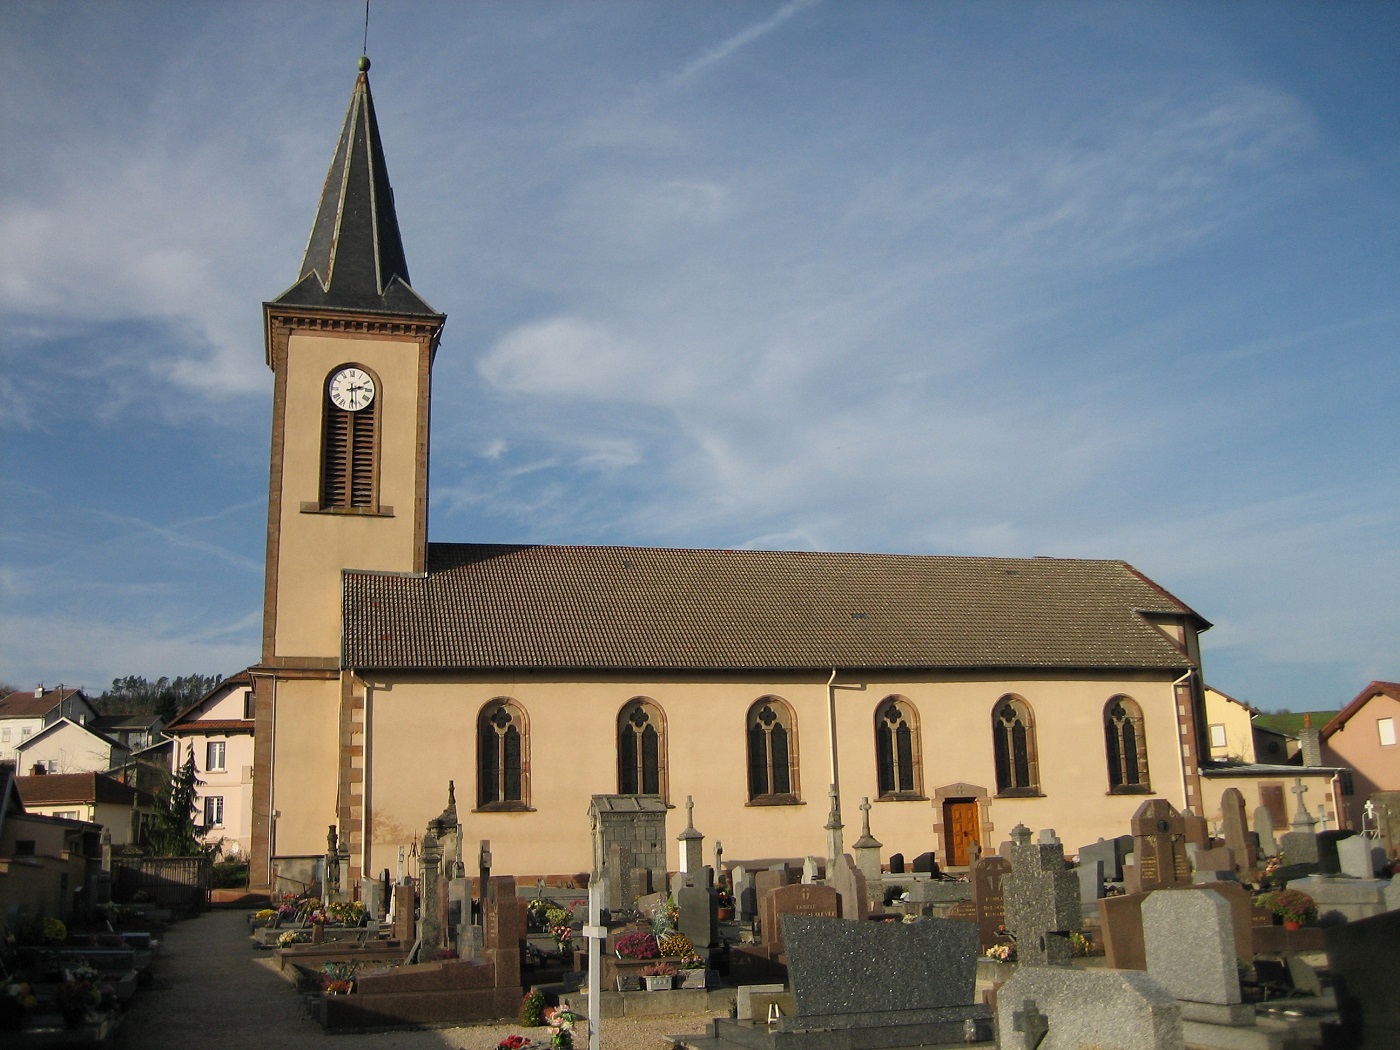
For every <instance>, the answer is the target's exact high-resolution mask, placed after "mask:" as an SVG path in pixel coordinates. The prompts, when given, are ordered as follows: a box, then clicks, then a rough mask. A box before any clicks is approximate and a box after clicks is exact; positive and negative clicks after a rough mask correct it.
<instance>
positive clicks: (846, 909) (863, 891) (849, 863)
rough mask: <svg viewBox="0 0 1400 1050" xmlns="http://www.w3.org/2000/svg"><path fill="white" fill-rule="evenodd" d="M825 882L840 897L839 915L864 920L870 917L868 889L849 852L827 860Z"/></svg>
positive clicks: (862, 874) (863, 876)
mask: <svg viewBox="0 0 1400 1050" xmlns="http://www.w3.org/2000/svg"><path fill="white" fill-rule="evenodd" d="M826 884H827V885H828V886H830V887H831V888H832V889H834V890H835V891H836V894H837V896H838V897H839V898H840V899H841V917H842V918H844V919H856V920H859V921H861V922H864V921H865V920H866V919H868V918H869V917H870V891H869V889H868V888H867V887H866V884H865V875H864V873H862V872H861V870H860V869H859V868H858V867H856V862H855V860H854V859H852V857H851V855H850V854H849V853H843V854H841V856H839V857H837V858H835V859H834V860H829V861H827V873H826Z"/></svg>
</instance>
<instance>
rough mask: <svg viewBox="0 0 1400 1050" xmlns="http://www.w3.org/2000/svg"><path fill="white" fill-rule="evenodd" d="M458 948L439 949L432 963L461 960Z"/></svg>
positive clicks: (434, 954) (434, 953) (433, 955)
mask: <svg viewBox="0 0 1400 1050" xmlns="http://www.w3.org/2000/svg"><path fill="white" fill-rule="evenodd" d="M460 958H461V956H460V955H458V954H457V949H456V948H439V949H438V950H437V951H435V952H433V954H432V958H431V959H430V960H429V961H430V962H451V961H452V960H453V959H460Z"/></svg>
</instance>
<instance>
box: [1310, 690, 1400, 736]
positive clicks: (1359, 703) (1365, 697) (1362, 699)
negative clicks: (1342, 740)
mask: <svg viewBox="0 0 1400 1050" xmlns="http://www.w3.org/2000/svg"><path fill="white" fill-rule="evenodd" d="M1376 696H1388V697H1390V698H1391V699H1392V700H1400V682H1372V683H1371V684H1370V685H1368V686H1367V687H1366V688H1365V689H1363V690H1361V692H1359V693H1357V694H1356V698H1355V699H1354V700H1352V702H1351V703H1349V704H1347V706H1346V707H1344V708H1342V709H1341V710H1340V711H1338V712H1337V714H1336V717H1334V718H1333V719H1332V720H1331V721H1330V722H1328V723H1327V724H1326V725H1325V726H1323V727H1322V732H1321V734H1319V735H1320V737H1321V738H1322V739H1323V740H1326V739H1327V738H1328V737H1330V736H1331V735H1332V734H1333V733H1335V732H1337V731H1338V730H1339V729H1341V728H1342V727H1343V726H1344V725H1346V724H1347V722H1348V721H1350V719H1351V716H1352V715H1354V714H1356V712H1358V711H1360V710H1361V709H1362V708H1363V707H1365V706H1366V704H1367V703H1368V702H1369V701H1370V700H1371V699H1372V698H1373V697H1376Z"/></svg>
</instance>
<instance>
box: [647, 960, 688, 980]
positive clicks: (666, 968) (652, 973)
mask: <svg viewBox="0 0 1400 1050" xmlns="http://www.w3.org/2000/svg"><path fill="white" fill-rule="evenodd" d="M679 972H680V971H679V970H677V969H676V968H675V967H674V966H672V965H671V964H670V963H668V962H656V963H652V964H651V965H650V966H643V967H642V976H643V977H674V976H676V974H677V973H679Z"/></svg>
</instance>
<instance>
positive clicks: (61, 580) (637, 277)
mask: <svg viewBox="0 0 1400 1050" xmlns="http://www.w3.org/2000/svg"><path fill="white" fill-rule="evenodd" d="M363 18H364V8H363V6H362V5H361V4H360V3H358V0H347V2H335V3H311V2H302V3H296V4H283V3H271V2H268V3H237V2H230V3H220V4H184V3H180V4H162V3H154V2H150V3H121V2H112V3H80V2H72V3H56V2H55V3H34V2H24V0H16V2H11V3H8V4H5V5H3V6H0V69H3V74H4V80H5V89H4V90H5V104H4V106H3V108H0V135H2V136H3V138H0V141H3V142H4V143H5V148H4V149H3V150H0V245H3V250H0V448H3V452H0V457H3V458H2V459H0V462H2V463H3V469H2V470H0V508H3V509H2V510H0V515H3V516H2V517H0V596H2V597H3V601H2V602H0V617H3V619H0V679H3V680H6V681H8V682H10V683H12V684H14V685H17V686H20V687H22V688H32V687H33V685H34V684H35V683H37V682H40V681H42V682H44V683H46V684H48V685H57V684H60V683H63V684H67V685H83V686H85V687H87V688H88V689H90V690H92V691H100V690H101V689H102V688H103V687H104V686H105V685H106V684H107V683H108V682H110V680H111V679H112V678H113V677H115V676H118V675H126V674H142V675H146V676H148V677H156V676H158V675H162V674H165V675H171V676H174V675H178V674H187V673H192V672H201V673H223V674H229V673H232V672H234V671H237V670H238V669H240V668H241V667H243V666H245V665H247V664H249V663H252V662H254V661H255V660H256V659H257V656H258V638H259V626H260V617H261V598H262V560H263V551H264V544H265V524H266V499H267V447H268V433H269V402H270V394H271V374H270V373H269V372H268V371H267V369H266V366H265V365H264V363H263V349H262V336H261V311H260V304H261V303H262V302H263V301H264V300H266V299H270V298H272V297H274V296H275V295H277V294H278V293H279V292H281V291H282V290H283V289H284V288H285V287H287V286H288V285H289V284H290V283H291V282H292V281H293V279H294V278H295V276H296V272H297V268H298V265H299V263H300V259H301V254H302V251H303V249H304V247H305V243H306V237H307V233H308V231H309V229H310V224H311V219H312V216H313V213H314V209H315V204H316V200H317V197H318V194H319V192H320V188H321V184H322V181H323V180H324V178H325V172H326V168H327V166H328V164H329V161H330V156H331V150H332V148H333V145H334V141H335V138H336V135H337V133H338V130H339V127H340V124H341V121H342V120H343V117H344V112H345V106H346V104H347V102H348V99H349V95H350V90H351V86H352V84H353V80H354V75H355V59H356V57H357V56H358V55H359V54H360V51H361V42H362V33H363V31H364V24H363ZM1398 50H1400V5H1397V4H1393V3H1338V4H1315V3H1310V4H1293V3H1284V2H1277V3H1264V4H1254V3H1247V2H1237V3H1230V4H1218V3H1202V4H1190V3H1180V4H1138V3H1048V2H1046V3H1031V2H1018V3H998V2H995V0H992V2H978V3H971V2H965V3H963V2H956V0H946V2H941V3H912V2H895V0H890V2H866V3H850V2H833V0H819V2H803V0H796V2H791V3H785V4H784V3H777V2H773V3H761V2H756V0H751V2H744V3H730V2H724V0H708V2H704V3H698V2H697V3H674V2H646V0H631V2H625V3H622V2H619V3H606V2H592V3H583V4H577V3H567V4H566V3H530V2H512V3H490V4H487V3H481V4H472V3H447V2H442V3H387V2H380V3H378V4H376V5H375V7H374V10H373V12H372V16H371V22H370V30H369V52H370V55H371V58H372V59H373V62H374V66H373V69H372V71H371V80H372V83H373V89H374V95H375V102H376V107H377V109H378V113H379V118H380V123H381V128H382V130H383V137H384V142H385V148H386V151H387V155H388V163H389V173H390V176H391V178H392V180H393V184H394V189H395V196H396V199H397V202H398V213H399V219H400V223H401V225H402V228H403V234H404V243H405V248H406V251H407V254H408V260H409V267H410V271H411V274H412V277H413V284H414V287H415V288H416V290H417V291H418V292H419V293H420V294H421V295H423V296H424V297H425V298H426V299H427V300H428V301H429V302H430V303H432V304H433V305H434V306H435V307H436V308H437V309H439V310H441V311H443V312H445V313H446V314H447V315H448V322H447V328H446V331H445V334H444V337H443V343H442V349H441V351H440V352H439V354H438V358H437V366H436V369H435V375H434V404H433V434H432V440H433V447H432V486H433V488H432V504H431V526H430V533H431V536H432V538H433V539H435V540H453V541H507V542H516V541H519V542H556V543H585V544H590V543H627V544H645V545H659V546H703V547H731V546H751V547H764V548H802V549H819V550H860V551H890V552H904V553H929V554H982V555H1009V556H1027V555H1038V554H1045V555H1056V556H1067V557H1091V558H1121V559H1123V560H1126V561H1129V562H1131V563H1132V564H1134V565H1135V566H1137V567H1138V568H1139V569H1140V570H1142V571H1143V572H1144V573H1146V574H1147V575H1149V576H1150V577H1152V578H1153V579H1154V580H1156V581H1157V582H1158V583H1160V584H1161V585H1162V586H1164V587H1166V588H1167V589H1169V590H1170V591H1172V592H1173V593H1174V594H1176V595H1177V596H1178V597H1180V598H1181V599H1182V600H1184V601H1186V602H1187V603H1189V604H1190V605H1192V606H1193V607H1194V608H1196V609H1197V610H1198V611H1199V612H1200V613H1201V614H1202V615H1203V616H1205V617H1206V618H1207V619H1209V620H1211V621H1212V622H1213V623H1214V624H1215V626H1214V628H1213V629H1212V630H1211V631H1209V632H1208V633H1207V634H1206V635H1205V636H1204V646H1205V653H1204V659H1205V669H1206V677H1207V680H1208V681H1209V682H1211V683H1212V684H1213V685H1215V686H1216V687H1217V688H1220V689H1222V690H1224V691H1226V692H1228V693H1230V694H1232V695H1234V696H1237V697H1239V698H1241V699H1244V700H1247V701H1249V702H1251V703H1254V704H1257V705H1259V706H1261V707H1264V708H1269V709H1273V708H1277V707H1291V708H1293V709H1295V710H1301V709H1304V708H1322V707H1329V706H1330V707H1336V706H1338V705H1340V704H1342V703H1344V702H1345V701H1347V700H1349V699H1350V698H1351V697H1352V696H1354V695H1355V694H1356V693H1357V692H1358V691H1359V690H1360V689H1361V688H1362V686H1364V685H1365V684H1366V683H1367V682H1369V681H1370V680H1372V679H1377V678H1380V679H1394V678H1396V677H1397V676H1400V665H1397V659H1400V656H1398V655H1397V654H1398V653H1400V646H1397V641H1400V606H1398V605H1397V603H1396V602H1395V600H1394V596H1395V594H1396V591H1397V587H1396V585H1397V583H1398V582H1400V554H1398V553H1397V552H1400V528H1397V525H1396V522H1397V518H1398V516H1397V510H1398V509H1400V506H1398V505H1400V471H1397V463H1400V454H1398V453H1400V439H1398V438H1397V434H1396V426H1395V423H1394V419H1393V408H1394V406H1395V404H1396V402H1397V394H1400V366H1397V352H1396V351H1397V345H1396V344H1397V331H1400V306H1398V305H1397V301H1400V63H1397V62H1396V60H1395V55H1396V53H1397V51H1398Z"/></svg>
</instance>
